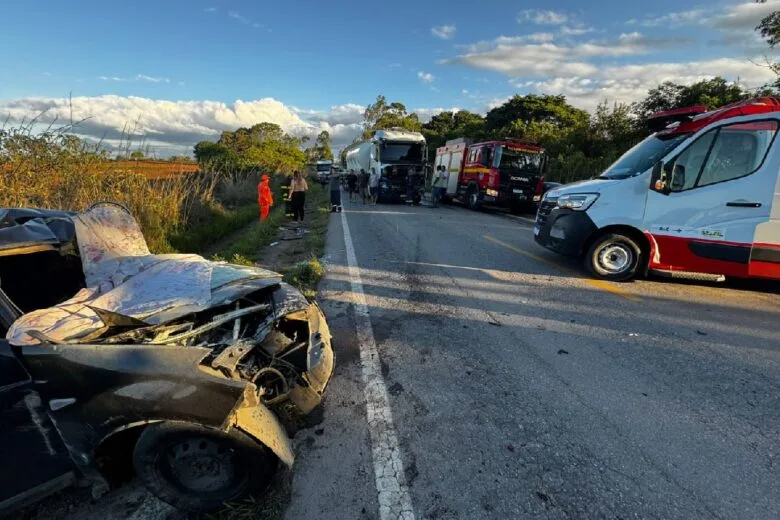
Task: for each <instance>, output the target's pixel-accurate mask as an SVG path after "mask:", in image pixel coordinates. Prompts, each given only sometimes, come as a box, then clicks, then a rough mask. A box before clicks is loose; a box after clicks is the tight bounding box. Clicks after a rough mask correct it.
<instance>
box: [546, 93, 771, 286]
mask: <svg viewBox="0 0 780 520" xmlns="http://www.w3.org/2000/svg"><path fill="white" fill-rule="evenodd" d="M651 120H652V121H656V122H661V123H662V124H663V125H664V126H666V124H667V123H669V122H670V121H674V123H672V124H670V125H668V126H666V127H665V128H663V129H662V130H660V131H658V132H657V133H655V134H653V135H651V136H650V137H648V138H647V139H645V140H644V141H642V142H641V143H639V144H637V145H636V146H634V147H633V148H631V149H630V150H629V151H628V152H626V153H625V154H624V155H623V156H622V157H620V158H619V159H618V160H617V161H616V162H615V163H614V164H613V165H612V166H610V167H609V168H608V169H607V170H606V171H605V172H604V173H603V174H601V175H600V176H599V177H597V178H595V179H591V180H588V181H584V182H578V183H574V184H569V185H566V186H562V187H560V188H557V189H554V190H552V191H549V192H547V194H546V195H545V197H544V199H543V200H542V202H541V204H540V206H539V210H538V212H537V216H536V225H535V227H534V236H535V239H536V241H537V242H538V243H539V244H541V245H542V246H544V247H546V248H548V249H551V250H553V251H556V252H558V253H561V254H565V255H571V256H581V257H583V259H584V263H585V267H586V268H587V269H588V271H589V272H590V273H591V274H592V275H593V276H596V277H597V278H602V279H607V280H615V281H619V280H627V279H629V278H632V277H634V276H635V275H637V274H638V273H646V272H648V271H653V272H657V273H659V274H664V275H668V276H681V277H693V278H702V279H722V278H723V277H725V276H732V277H740V278H749V277H760V278H773V279H780V185H779V181H778V172H779V171H780V148H778V147H779V146H780V145H778V144H777V142H776V141H777V139H776V136H777V133H778V128H780V98H772V97H764V98H756V99H750V100H746V101H740V102H737V103H734V104H731V105H728V106H725V107H723V108H720V109H718V110H715V111H711V112H706V109H705V108H704V107H694V108H691V109H680V110H673V111H668V112H664V113H659V114H655V115H654V116H653V118H652V119H651Z"/></svg>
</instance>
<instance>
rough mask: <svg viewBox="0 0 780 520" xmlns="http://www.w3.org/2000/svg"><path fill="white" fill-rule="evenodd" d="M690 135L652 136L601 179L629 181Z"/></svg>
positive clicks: (632, 149)
mask: <svg viewBox="0 0 780 520" xmlns="http://www.w3.org/2000/svg"><path fill="white" fill-rule="evenodd" d="M689 135H690V134H675V135H662V136H658V135H651V136H650V137H648V138H647V139H645V140H644V141H642V142H641V143H639V144H637V145H636V146H634V147H633V148H631V149H630V150H629V151H627V152H626V153H624V154H623V155H622V156H621V157H620V159H618V160H617V161H615V162H614V163H613V164H612V166H610V167H609V168H607V169H606V170H605V171H604V173H602V174H601V175H600V176H599V177H598V178H599V179H613V180H615V179H627V178H629V177H633V176H635V175H639V174H640V173H644V172H646V171H647V170H649V169H650V168H651V167H652V166H653V165H654V164H655V163H656V162H658V160H659V159H661V158H663V157H664V156H665V155H666V154H667V153H669V152H670V151H671V150H672V149H673V148H674V147H675V146H677V145H678V144H680V143H681V142H683V141H684V140H685V139H686V138H687V137H688V136H689Z"/></svg>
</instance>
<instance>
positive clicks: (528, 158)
mask: <svg viewBox="0 0 780 520" xmlns="http://www.w3.org/2000/svg"><path fill="white" fill-rule="evenodd" d="M498 154H499V156H498V158H497V159H498V161H497V163H498V168H499V169H500V170H512V171H521V172H526V173H539V171H540V169H541V167H542V154H540V153H523V152H519V151H515V150H512V149H511V148H505V147H503V146H502V147H501V148H499V149H498Z"/></svg>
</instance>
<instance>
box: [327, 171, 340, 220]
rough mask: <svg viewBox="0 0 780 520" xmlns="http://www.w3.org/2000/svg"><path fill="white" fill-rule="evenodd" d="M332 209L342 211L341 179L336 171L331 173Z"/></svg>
mask: <svg viewBox="0 0 780 520" xmlns="http://www.w3.org/2000/svg"><path fill="white" fill-rule="evenodd" d="M329 184H330V210H331V211H332V212H334V213H335V212H337V211H339V212H340V211H341V179H339V176H338V175H337V174H336V173H332V174H331V175H330V181H329Z"/></svg>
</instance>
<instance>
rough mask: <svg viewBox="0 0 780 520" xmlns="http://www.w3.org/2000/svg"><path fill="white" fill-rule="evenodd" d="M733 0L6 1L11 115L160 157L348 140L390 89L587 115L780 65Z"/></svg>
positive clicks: (5, 90) (432, 100)
mask: <svg viewBox="0 0 780 520" xmlns="http://www.w3.org/2000/svg"><path fill="white" fill-rule="evenodd" d="M777 9H780V0H768V1H767V2H766V3H764V4H756V3H754V2H752V1H739V0H736V1H735V0H723V1H722V0H710V1H707V2H705V1H698V0H691V1H683V0H676V1H672V0H656V1H654V2H630V1H626V0H601V1H593V2H581V1H579V0H547V1H540V0H529V1H524V2H518V1H508V0H482V1H480V2H466V1H464V0H426V1H423V2H420V1H419V0H395V1H393V2H359V1H357V0H336V1H335V2H329V3H325V2H300V1H294V0H293V1H288V2H270V1H257V0H254V1H252V0H186V1H185V0H156V1H149V0H135V1H134V2H130V3H127V2H105V1H104V0H101V1H95V0H78V1H76V2H62V1H61V0H0V20H2V21H3V24H2V27H3V35H2V38H0V119H2V120H3V121H8V123H6V124H18V123H20V122H25V121H28V122H29V121H30V120H31V119H32V118H37V119H36V120H35V121H36V123H37V124H36V125H35V128H40V127H41V126H42V125H49V124H51V123H52V122H53V123H54V126H57V125H59V124H64V123H67V122H70V120H71V117H72V118H73V120H75V121H80V123H79V124H78V125H77V126H76V130H75V131H76V132H77V133H80V134H81V135H83V136H84V137H87V138H89V139H100V140H102V141H103V142H104V143H105V144H106V145H107V146H117V145H118V144H119V143H120V142H121V141H122V140H125V141H127V139H130V140H131V141H133V142H134V143H140V142H141V140H142V139H143V142H144V143H145V144H146V145H147V146H148V147H150V148H151V149H152V150H153V151H154V152H155V153H156V154H159V155H160V156H167V155H172V154H182V153H183V154H191V152H192V145H193V144H194V143H195V142H197V141H201V140H204V139H209V140H216V139H218V138H219V135H220V133H221V132H222V131H224V130H234V129H235V128H237V127H239V126H251V125H253V124H255V123H259V122H273V123H277V124H279V125H280V126H281V127H282V128H284V129H285V130H286V131H288V132H290V133H292V134H295V135H312V136H313V135H315V134H316V133H318V132H319V131H321V130H327V131H328V132H330V133H331V135H332V138H333V144H334V148H335V149H338V148H340V147H342V146H344V145H345V144H346V143H349V142H351V141H352V139H353V138H354V136H355V135H357V133H358V132H359V124H360V121H361V119H362V112H363V110H364V109H365V106H366V105H367V104H369V103H371V102H372V101H374V100H375V99H376V96H377V95H379V94H383V95H385V96H386V97H387V98H388V100H389V101H400V102H402V103H404V104H405V105H406V107H407V108H408V109H409V110H410V111H415V112H417V113H418V114H419V115H420V117H421V119H423V120H427V119H429V118H430V117H431V116H432V115H434V114H436V113H438V112H441V111H442V110H471V111H475V112H479V113H485V112H486V111H488V110H489V109H490V108H492V107H495V106H497V105H500V104H501V103H502V102H504V101H505V100H506V99H507V98H508V97H510V96H512V95H514V94H528V93H534V94H542V93H545V94H563V95H565V96H566V97H567V99H568V100H569V102H570V103H571V104H572V105H574V106H577V107H580V108H583V109H586V110H590V111H592V110H593V109H594V108H595V106H596V105H597V104H598V103H599V102H602V101H604V100H607V101H608V102H610V103H613V102H631V101H636V100H638V99H641V98H642V97H643V96H644V95H645V94H646V93H647V90H648V89H650V88H653V87H654V86H656V85H658V84H659V83H661V82H663V81H675V82H678V83H684V84H687V83H692V82H695V81H698V80H701V79H705V78H709V77H713V76H718V75H720V76H724V77H726V78H727V79H728V80H731V81H740V82H741V83H742V84H743V85H744V86H746V87H749V88H752V87H758V86H760V85H763V84H765V83H767V82H769V81H770V80H772V79H773V78H774V76H773V74H772V72H771V71H769V70H768V69H767V68H766V67H762V66H760V65H759V64H760V63H765V61H766V60H765V57H766V56H769V57H770V58H775V59H776V58H777V51H775V52H774V54H770V49H769V48H768V46H767V45H766V43H765V42H764V41H763V40H761V38H760V37H759V36H758V35H757V34H756V33H755V31H754V30H753V29H754V27H755V26H756V25H757V24H758V22H759V21H760V20H761V18H762V17H763V16H766V15H767V14H769V13H770V12H772V11H774V10H777Z"/></svg>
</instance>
